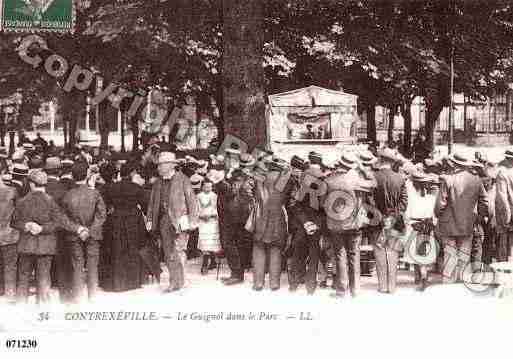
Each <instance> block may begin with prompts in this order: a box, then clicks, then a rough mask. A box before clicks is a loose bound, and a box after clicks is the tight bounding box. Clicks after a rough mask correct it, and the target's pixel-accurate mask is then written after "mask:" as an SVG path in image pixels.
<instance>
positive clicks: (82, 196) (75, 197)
mask: <svg viewBox="0 0 513 359" xmlns="http://www.w3.org/2000/svg"><path fill="white" fill-rule="evenodd" d="M62 208H63V210H64V212H65V213H66V214H67V215H68V216H69V218H70V219H71V220H73V221H74V222H76V223H78V224H80V225H81V226H84V227H86V228H87V229H88V230H89V235H90V237H91V238H92V239H94V240H97V241H99V240H101V239H102V226H103V223H104V222H105V218H106V217H107V211H106V209H105V203H104V202H103V199H102V196H101V195H100V193H99V192H98V191H97V190H95V189H92V188H89V187H88V186H87V185H86V184H81V185H76V186H75V187H74V188H72V189H70V190H69V191H68V192H67V193H66V195H65V196H64V198H63V199H62ZM67 238H68V239H69V240H77V241H78V240H80V238H79V237H78V235H77V234H76V233H67Z"/></svg>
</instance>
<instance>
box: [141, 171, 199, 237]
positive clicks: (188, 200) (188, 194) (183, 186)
mask: <svg viewBox="0 0 513 359" xmlns="http://www.w3.org/2000/svg"><path fill="white" fill-rule="evenodd" d="M161 187H162V179H161V178H159V179H158V180H157V181H156V182H155V183H154V184H153V188H152V191H151V196H150V203H149V205H148V212H147V213H148V221H151V223H152V227H153V228H152V230H153V231H156V230H158V229H159V227H158V225H159V219H160V213H159V212H160V195H161ZM167 215H168V216H169V219H170V220H171V224H172V225H173V227H174V228H175V230H176V231H180V226H179V222H180V221H181V220H182V219H183V218H187V221H188V222H189V224H190V226H191V227H197V225H198V221H199V219H198V216H199V204H198V200H197V198H196V194H195V193H194V190H193V189H192V185H191V181H190V180H189V178H188V177H187V176H185V175H184V174H183V173H180V172H176V173H175V174H174V176H173V178H172V179H171V190H170V194H169V209H168V211H167Z"/></svg>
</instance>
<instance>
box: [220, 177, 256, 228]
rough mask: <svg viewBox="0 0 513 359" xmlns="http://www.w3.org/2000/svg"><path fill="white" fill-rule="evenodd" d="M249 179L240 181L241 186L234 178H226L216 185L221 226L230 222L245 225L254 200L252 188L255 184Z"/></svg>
mask: <svg viewBox="0 0 513 359" xmlns="http://www.w3.org/2000/svg"><path fill="white" fill-rule="evenodd" d="M249 181H250V179H248V178H246V179H245V180H243V181H241V182H240V186H237V185H236V184H235V181H233V180H232V179H225V180H223V181H221V182H219V183H218V184H217V185H216V187H215V191H216V193H217V209H218V212H219V224H220V225H221V227H223V226H224V225H230V224H239V225H244V224H245V223H246V221H247V220H248V217H249V214H250V210H251V207H252V204H253V201H254V198H253V195H252V193H251V189H250V187H253V185H252V184H250V182H249ZM248 186H249V187H248ZM221 229H222V228H221Z"/></svg>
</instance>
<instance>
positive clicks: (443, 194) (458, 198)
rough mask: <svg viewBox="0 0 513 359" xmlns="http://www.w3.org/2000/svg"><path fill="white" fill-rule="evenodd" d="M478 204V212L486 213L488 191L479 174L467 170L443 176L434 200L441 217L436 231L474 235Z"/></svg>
mask: <svg viewBox="0 0 513 359" xmlns="http://www.w3.org/2000/svg"><path fill="white" fill-rule="evenodd" d="M476 205H477V211H478V214H479V215H481V216H482V217H485V216H487V214H488V199H487V194H486V190H485V188H484V185H483V181H482V180H481V179H480V178H479V177H477V176H475V175H473V174H471V173H470V172H468V171H465V170H462V171H458V172H456V173H454V174H451V175H445V176H441V177H440V191H439V192H438V196H437V199H436V203H435V215H436V216H437V217H438V223H437V226H436V230H435V233H437V234H438V235H439V236H446V237H447V236H449V237H453V236H471V235H472V233H473V229H474V219H475V217H474V209H475V208H476Z"/></svg>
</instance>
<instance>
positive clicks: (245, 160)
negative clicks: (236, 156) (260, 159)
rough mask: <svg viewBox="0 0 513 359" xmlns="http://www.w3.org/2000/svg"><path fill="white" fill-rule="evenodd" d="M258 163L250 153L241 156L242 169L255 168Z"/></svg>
mask: <svg viewBox="0 0 513 359" xmlns="http://www.w3.org/2000/svg"><path fill="white" fill-rule="evenodd" d="M255 163H256V161H255V159H254V158H253V156H251V155H250V154H249V153H243V154H241V155H240V165H241V166H242V167H253V166H254V165H255Z"/></svg>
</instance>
